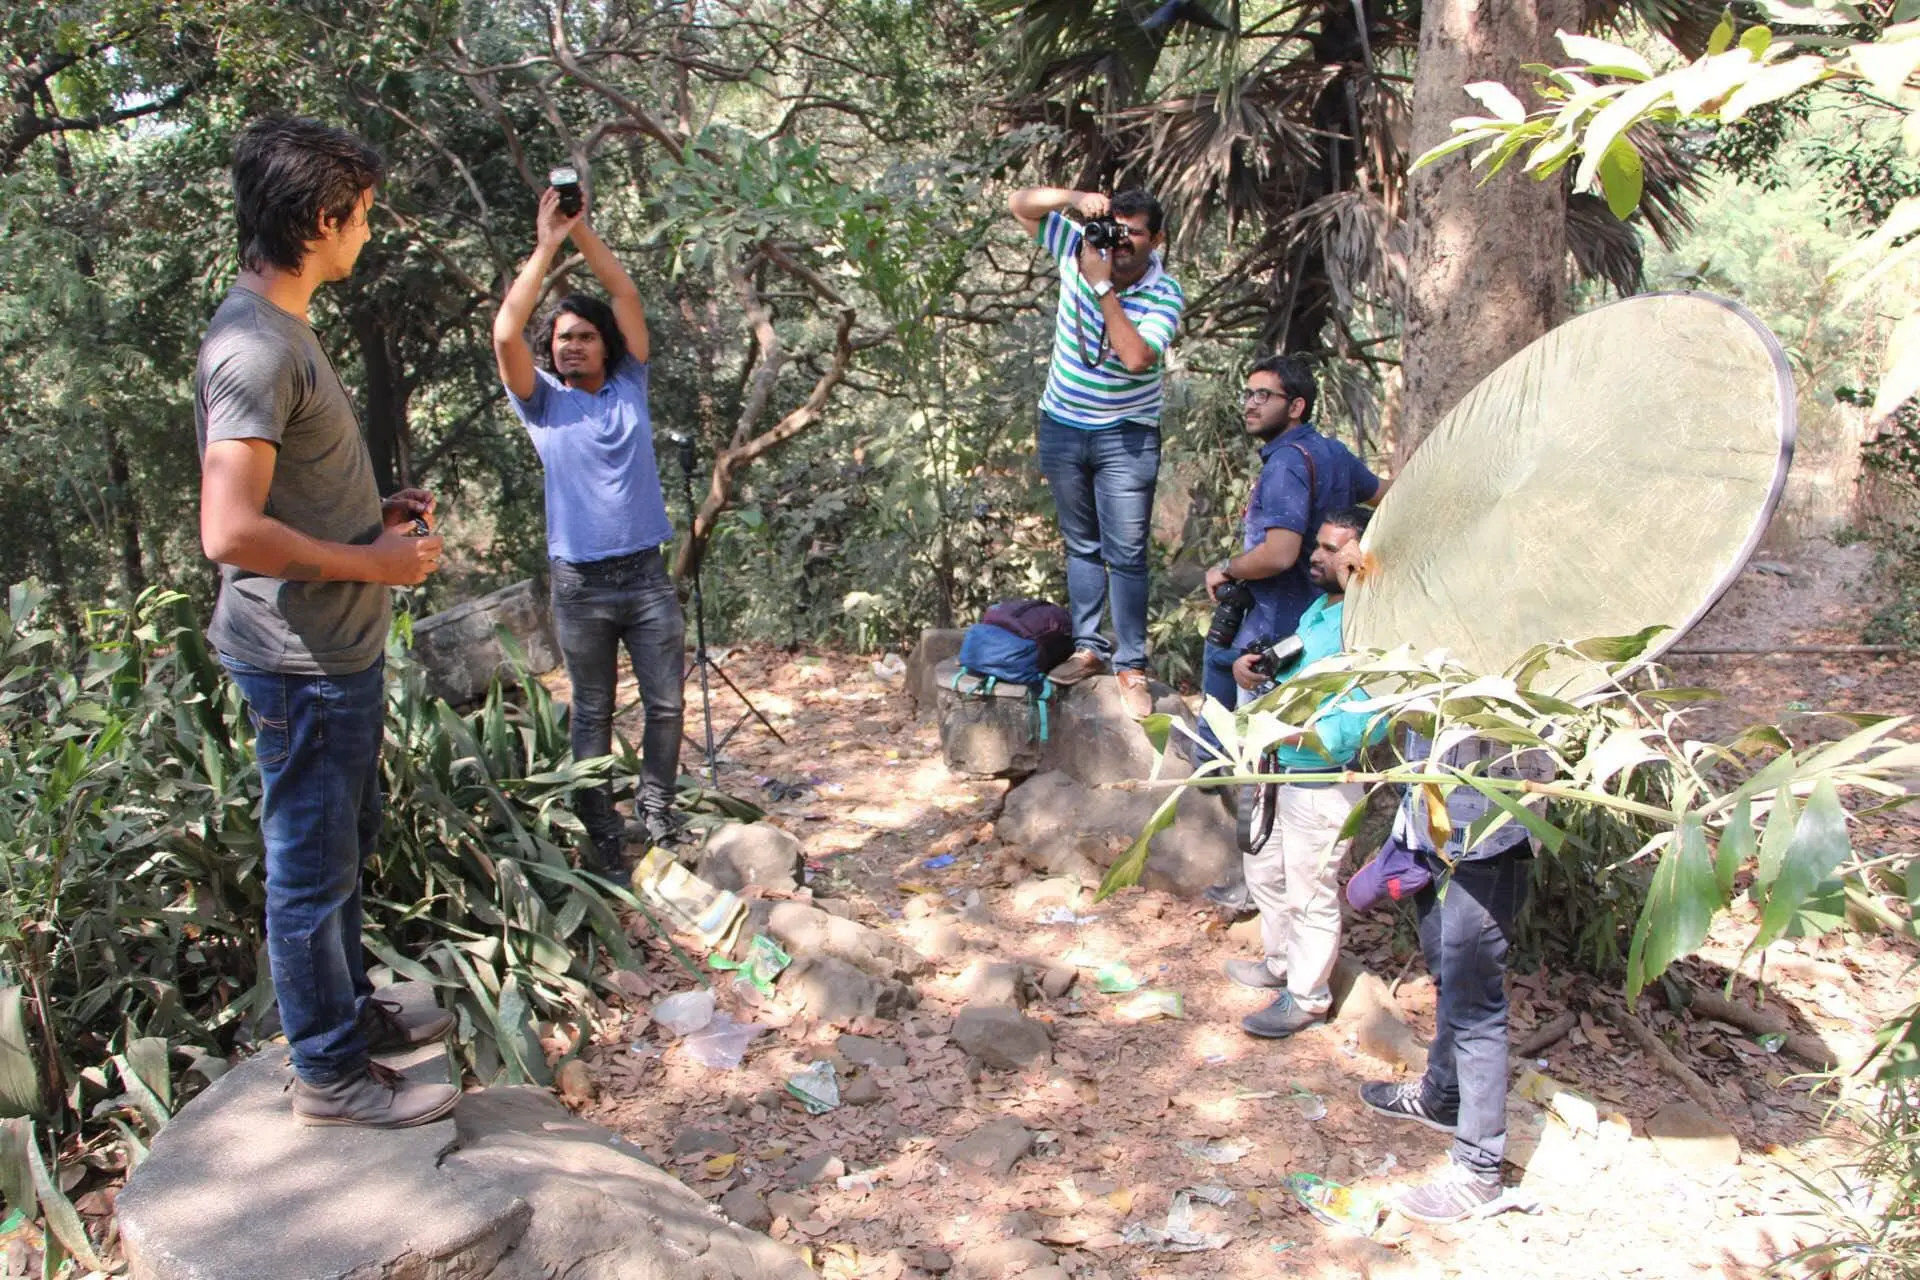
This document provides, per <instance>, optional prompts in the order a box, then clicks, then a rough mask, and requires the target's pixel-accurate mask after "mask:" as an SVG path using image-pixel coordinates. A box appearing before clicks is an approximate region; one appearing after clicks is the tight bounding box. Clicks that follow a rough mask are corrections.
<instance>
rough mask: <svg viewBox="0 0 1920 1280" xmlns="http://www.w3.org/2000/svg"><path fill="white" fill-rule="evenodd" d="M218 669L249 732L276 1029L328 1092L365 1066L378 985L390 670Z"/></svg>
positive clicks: (309, 1077)
mask: <svg viewBox="0 0 1920 1280" xmlns="http://www.w3.org/2000/svg"><path fill="white" fill-rule="evenodd" d="M221 662H222V663H224V664H225V666H226V668H227V672H228V674H230V675H231V676H232V677H233V682H234V683H235V684H236V685H238V686H239V687H240V693H241V695H242V696H243V697H245V698H246V700H247V718H248V719H249V720H251V721H252V722H253V729H254V741H253V749H254V755H255V757H256V758H257V759H258V761H259V766H260V792H261V797H260V836H261V839H262V841H263V842H264V843H265V844H266V851H267V863H266V866H267V960H268V963H269V965H270V966H271V967H272V970H273V989H274V994H275V995H276V996H277V997H278V998H279V1001H280V1023H281V1026H282V1027H283V1028H284V1029H285V1030H286V1033H287V1044H288V1046H289V1047H290V1049H291V1051H292V1056H293V1069H294V1072H295V1074H297V1075H298V1076H299V1077H300V1078H301V1079H302V1080H304V1081H306V1082H307V1083H308V1084H312V1085H324V1084H331V1083H332V1082H333V1081H335V1080H339V1079H341V1078H342V1077H345V1076H350V1075H353V1074H355V1073H356V1072H358V1071H359V1070H360V1069H361V1068H362V1067H363V1066H365V1065H366V1062H367V1042H366V1039H365V1037H364V1036H362V1035H361V1033H360V1027H359V1016H360V1010H361V1007H362V1005H363V1004H364V1003H365V1001H366V999H367V997H369V996H371V995H372V994H373V984H372V983H370V982H368V981H367V966H366V956H365V953H364V952H363V950H362V949H361V945H360V921H361V914H360V879H361V873H362V872H363V871H364V870H365V868H366V863H367V856H368V855H369V854H371V853H372V852H373V845H374V841H375V840H376V839H377V838H378V837H379V834H380V740H381V737H382V735H383V733H384V732H385V726H386V697H385V689H384V676H385V673H386V663H385V660H384V659H382V660H381V661H379V662H376V663H374V664H373V665H372V666H371V667H368V668H367V669H366V670H365V671H360V672H356V673H354V674H353V675H344V676H315V675H293V674H288V673H286V672H279V671H265V670H262V669H261V668H259V667H255V666H250V665H248V664H247V663H244V662H241V661H238V660H237V659H234V658H229V657H226V656H225V655H222V657H221Z"/></svg>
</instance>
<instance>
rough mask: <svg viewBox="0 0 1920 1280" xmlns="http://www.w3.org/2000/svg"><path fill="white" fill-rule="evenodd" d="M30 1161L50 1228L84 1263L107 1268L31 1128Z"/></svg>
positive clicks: (28, 1156) (68, 1250)
mask: <svg viewBox="0 0 1920 1280" xmlns="http://www.w3.org/2000/svg"><path fill="white" fill-rule="evenodd" d="M27 1161H28V1163H29V1164H30V1165H31V1167H32V1169H33V1189H34V1193H35V1194H36V1195H38V1196H39V1197H40V1212H41V1213H42V1214H43V1215H45V1217H46V1220H47V1230H48V1231H50V1232H52V1233H53V1235H54V1237H55V1238H56V1239H58V1240H59V1241H60V1243H61V1244H63V1245H65V1246H66V1247H67V1252H68V1253H71V1254H72V1255H73V1256H74V1257H75V1258H77V1259H78V1260H79V1262H80V1265H82V1266H85V1267H92V1268H93V1269H94V1270H95V1271H104V1270H106V1266H107V1264H106V1263H104V1262H102V1261H101V1260H100V1255H99V1254H97V1253H95V1252H94V1251H93V1241H92V1240H89V1239H88V1238H87V1228H86V1226H85V1225H84V1224H83V1223H82V1222H81V1221H80V1214H79V1211H78V1210H76V1209H75V1208H74V1207H73V1202H72V1201H71V1200H69V1199H67V1197H66V1194H65V1193H64V1192H62V1191H61V1190H60V1184H59V1183H57V1182H55V1181H54V1180H53V1176H52V1175H51V1174H49V1173H48V1172H47V1165H46V1162H45V1161H44V1160H42V1159H41V1158H40V1144H39V1143H38V1142H35V1141H33V1140H32V1137H31V1131H30V1132H29V1138H28V1141H27Z"/></svg>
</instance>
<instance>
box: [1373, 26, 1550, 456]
mask: <svg viewBox="0 0 1920 1280" xmlns="http://www.w3.org/2000/svg"><path fill="white" fill-rule="evenodd" d="M1580 16H1581V6H1580V3H1579V0H1428V3H1427V4H1426V5H1425V6H1424V8H1423V11H1422V18H1421V24H1420V53H1419V57H1418V58H1417V59H1416V60H1415V62H1414V78H1413V148H1412V151H1413V154H1414V155H1416V156H1418V155H1420V154H1422V153H1424V152H1425V151H1427V150H1428V149H1429V148H1431V147H1433V146H1435V145H1436V144H1438V143H1440V142H1443V141H1445V140H1446V139H1447V138H1448V137H1449V136H1450V135H1451V130H1450V129H1449V128H1448V122H1449V121H1451V120H1452V119H1453V118H1455V117H1456V116H1461V115H1469V114H1473V113H1474V111H1475V110H1476V108H1475V105H1474V103H1473V102H1472V101H1471V100H1470V99H1469V98H1468V97H1467V96H1466V94H1465V93H1463V92H1462V88H1463V86H1465V85H1468V84H1472V83H1474V82H1475V81H1480V80H1497V81H1499V82H1500V83H1502V84H1504V85H1506V86H1508V87H1509V88H1512V89H1514V90H1515V91H1516V92H1521V91H1522V86H1524V85H1526V84H1528V83H1530V81H1531V76H1530V75H1529V74H1528V73H1526V72H1523V71H1522V70H1521V69H1520V68H1521V66H1522V64H1524V63H1529V62H1542V63H1547V64H1550V65H1551V64H1556V63H1558V62H1561V61H1564V58H1563V57H1562V55H1561V50H1560V48H1559V45H1558V43H1557V42H1556V41H1555V40H1554V38H1553V36H1554V32H1555V31H1556V30H1567V31H1576V30H1578V29H1579V24H1580ZM1479 179H1480V175H1479V174H1478V173H1477V172H1475V171H1474V170H1473V169H1471V168H1470V167H1469V166H1468V163H1467V158H1466V157H1465V156H1464V155H1455V156H1452V157H1449V158H1448V159H1447V160H1444V161H1441V162H1440V163H1439V164H1436V165H1433V166H1431V167H1429V168H1426V169H1422V170H1420V171H1419V172H1418V173H1416V174H1414V175H1413V181H1412V207H1411V209H1410V212H1409V221H1410V224H1411V230H1412V233H1413V234H1412V243H1411V248H1410V252H1409V255H1408V260H1407V322H1406V333H1405V338H1404V350H1403V359H1404V362H1405V370H1406V388H1405V396H1406V399H1405V402H1404V416H1403V418H1402V425H1401V429H1400V431H1399V432H1398V436H1399V439H1398V441H1397V442H1396V449H1395V457H1394V469H1395V470H1396V471H1397V470H1399V468H1400V465H1401V464H1402V463H1403V462H1405V460H1406V457H1407V455H1409V454H1411V453H1412V452H1413V449H1414V447H1415V446H1416V445H1418V444H1419V443H1420V441H1421V440H1423V439H1425V438H1426V435H1427V433H1428V432H1429V431H1431V430H1433V428H1434V425H1435V424H1436V423H1438V422H1439V421H1440V419H1441V418H1442V417H1443V416H1445V414H1446V412H1447V410H1449V409H1451V408H1452V407H1453V406H1454V405H1456V404H1458V403H1459V402H1460V400H1461V398H1462V397H1464V396H1465V395H1466V394H1467V392H1469V391H1471V390H1472V389H1473V387H1474V386H1475V385H1476V384H1477V383H1478V382H1479V381H1480V379H1481V378H1483V377H1485V376H1486V375H1487V374H1488V373H1490V372H1492V371H1493V370H1494V369H1495V368H1497V367H1498V366H1499V365H1500V364H1501V363H1502V362H1503V361H1505V360H1506V359H1507V357H1509V356H1511V355H1512V354H1513V353H1514V352H1516V351H1518V350H1520V348H1522V347H1524V346H1526V345H1527V343H1529V342H1531V341H1533V340H1534V339H1535V338H1537V337H1539V336H1540V335H1541V334H1543V333H1545V332H1546V331H1547V330H1548V329H1551V328H1552V327H1553V326H1554V325H1555V324H1556V323H1558V321H1559V319H1560V314H1561V309H1562V305H1563V298H1564V296H1565V292H1566V233H1565V230H1564V224H1565V221H1566V207H1567V201H1566V190H1565V184H1564V183H1562V182H1560V181H1557V180H1549V181H1546V182H1536V181H1535V180H1534V179H1532V178H1531V177H1528V176H1527V175H1526V174H1524V173H1522V172H1521V171H1520V166H1519V165H1518V164H1514V165H1510V166H1508V168H1507V169H1506V170H1504V171H1503V172H1501V173H1500V174H1499V175H1498V176H1497V177H1495V178H1494V179H1493V180H1492V181H1490V182H1488V183H1487V184H1486V185H1485V186H1481V185H1479Z"/></svg>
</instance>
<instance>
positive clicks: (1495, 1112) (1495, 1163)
mask: <svg viewBox="0 0 1920 1280" xmlns="http://www.w3.org/2000/svg"><path fill="white" fill-rule="evenodd" d="M1526 855H1527V849H1526V846H1525V845H1522V846H1520V847H1519V848H1518V849H1515V850H1509V851H1508V852H1506V853H1499V854H1495V855H1494V856H1493V857H1491V858H1487V859H1484V860H1476V861H1470V862H1461V863H1459V864H1457V865H1456V866H1455V868H1454V871H1453V875H1452V879H1451V882H1450V883H1449V884H1448V885H1447V890H1446V893H1445V894H1441V893H1439V892H1438V891H1437V888H1436V886H1437V884H1438V881H1437V880H1436V882H1435V884H1434V885H1429V886H1428V887H1427V888H1425V889H1422V890H1421V891H1420V893H1419V894H1418V895H1416V896H1415V898H1414V908H1415V910H1416V911H1417V912H1418V914H1419V917H1420V949H1421V950H1422V951H1423V952H1425V953H1426V958H1427V972H1429V973H1431V974H1432V975H1433V981H1434V986H1435V987H1436V989H1437V993H1438V1006H1437V1009H1436V1011H1435V1015H1434V1032H1433V1045H1432V1047H1431V1048H1430V1049H1429V1050H1428V1056H1427V1074H1426V1078H1425V1080H1424V1081H1423V1082H1422V1089H1421V1092H1422V1094H1423V1099H1422V1100H1423V1101H1424V1102H1425V1103H1426V1105H1427V1108H1428V1110H1430V1111H1433V1112H1434V1113H1436V1114H1439V1115H1443V1116H1444V1115H1451V1114H1453V1113H1454V1112H1455V1111H1456V1110H1457V1111H1458V1112H1459V1116H1460V1119H1459V1122H1458V1123H1457V1124H1456V1126H1455V1128H1454V1133H1453V1158H1454V1160H1455V1162H1456V1163H1459V1164H1463V1165H1465V1166H1466V1167H1467V1168H1469V1169H1471V1170H1472V1171H1473V1172H1474V1173H1477V1174H1479V1175H1480V1176H1481V1177H1483V1178H1497V1177H1499V1176H1500V1160H1501V1158H1502V1157H1503V1156H1504V1155H1505V1154H1506V1150H1507V987H1506V974H1507V948H1508V946H1509V944H1510V943H1511V942H1512V940H1513V922H1514V920H1515V918H1516V917H1518V916H1519V914H1520V908H1521V907H1522V906H1523V905H1524V904H1525V903H1526V900H1527V882H1528V878H1529V873H1530V872H1531V870H1532V868H1531V866H1530V865H1529V863H1530V861H1531V860H1530V859H1529V858H1528V857H1527V856H1526Z"/></svg>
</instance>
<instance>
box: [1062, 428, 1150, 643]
mask: <svg viewBox="0 0 1920 1280" xmlns="http://www.w3.org/2000/svg"><path fill="white" fill-rule="evenodd" d="M1040 472H1041V474H1042V475H1044V476H1046V478H1047V487H1048V488H1050V489H1052V490H1053V505H1054V506H1055V507H1056V508H1057V509H1058V510H1059V512H1060V540H1061V541H1062V542H1063V543H1064V544H1065V545H1066V549H1067V599H1068V602H1069V603H1070V604H1071V606H1072V613H1073V644H1074V647H1075V648H1076V649H1088V650H1091V651H1092V652H1094V653H1097V654H1099V655H1100V656H1101V657H1103V658H1106V657H1111V658H1112V660H1113V665H1114V667H1115V668H1116V669H1118V670H1122V671H1124V670H1127V669H1129V668H1131V669H1133V670H1136V671H1137V670H1142V669H1144V668H1145V667H1146V665H1147V536H1148V531H1149V529H1150V528H1151V526H1152V521H1153V489H1154V483H1155V482H1156V481H1157V480H1158V479H1159V477H1160V429H1159V428H1158V427H1156V426H1152V425H1150V424H1148V423H1144V422H1123V423H1121V424H1120V425H1119V426H1116V427H1104V428H1101V429H1099V430H1096V431H1088V430H1083V429H1082V428H1079V427H1074V426H1069V425H1068V424H1066V423H1064V422H1061V421H1059V420H1058V419H1056V418H1054V417H1052V416H1051V415H1049V414H1045V413H1043V414H1041V415H1040ZM1109 592H1111V594H1112V596H1113V635H1114V643H1113V644H1111V645H1110V644H1108V643H1107V638H1106V637H1105V636H1103V635H1101V634H1100V619H1101V617H1102V616H1103V615H1104V614H1105V613H1106V612H1107V596H1108V594H1109Z"/></svg>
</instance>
